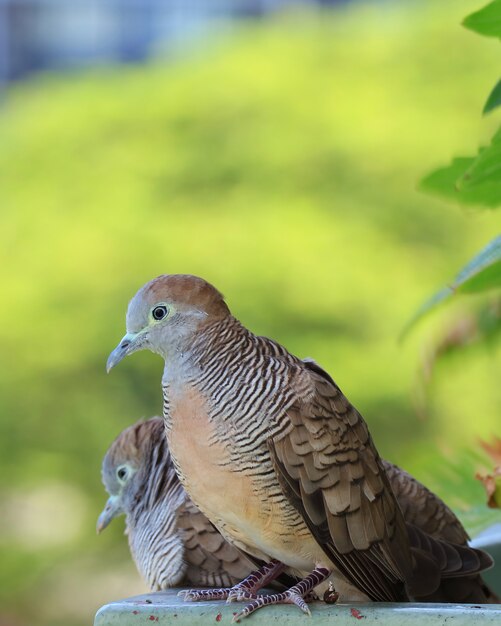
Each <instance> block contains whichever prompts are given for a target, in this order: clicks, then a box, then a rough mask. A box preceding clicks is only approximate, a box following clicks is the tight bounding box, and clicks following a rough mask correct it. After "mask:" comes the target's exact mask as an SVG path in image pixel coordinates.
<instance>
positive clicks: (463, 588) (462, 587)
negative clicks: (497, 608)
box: [415, 574, 501, 604]
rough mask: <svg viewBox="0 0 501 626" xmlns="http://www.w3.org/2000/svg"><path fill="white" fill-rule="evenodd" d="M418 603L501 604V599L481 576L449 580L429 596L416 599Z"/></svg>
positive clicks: (443, 582)
mask: <svg viewBox="0 0 501 626" xmlns="http://www.w3.org/2000/svg"><path fill="white" fill-rule="evenodd" d="M415 600H416V601H417V602H452V603H455V604H500V603H501V599H500V598H499V597H498V596H497V595H496V594H495V593H494V592H493V591H492V590H491V589H490V588H489V587H488V586H487V585H486V584H485V582H484V581H483V580H482V577H481V576H480V575H479V574H476V575H475V576H465V577H464V578H449V579H446V580H443V581H442V582H441V583H440V586H439V587H438V589H437V590H436V591H435V592H434V593H432V594H430V595H427V596H420V597H416V598H415Z"/></svg>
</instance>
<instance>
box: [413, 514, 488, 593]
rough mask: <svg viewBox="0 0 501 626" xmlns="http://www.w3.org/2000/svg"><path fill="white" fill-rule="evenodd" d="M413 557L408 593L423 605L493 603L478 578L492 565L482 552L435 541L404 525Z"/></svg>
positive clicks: (465, 546)
mask: <svg viewBox="0 0 501 626" xmlns="http://www.w3.org/2000/svg"><path fill="white" fill-rule="evenodd" d="M407 530H408V536H409V541H410V544H411V551H412V555H413V558H414V567H413V578H412V580H411V581H408V585H407V586H408V592H409V594H410V595H411V596H412V597H413V598H415V599H416V600H420V601H421V600H422V601H426V602H470V601H471V602H477V603H484V602H495V600H490V601H489V600H487V598H488V597H493V598H495V594H494V593H493V592H492V591H491V590H490V589H489V588H488V587H487V586H486V585H485V583H484V582H483V581H482V579H481V577H480V576H479V575H478V574H479V573H480V572H482V571H483V570H486V569H488V568H490V567H491V566H492V564H493V560H492V558H491V557H490V556H489V555H488V554H487V553H486V552H483V551H482V550H478V549H476V548H470V547H469V546H467V545H457V544H453V543H449V542H447V541H442V540H440V539H434V538H433V537H430V535H428V534H426V533H424V532H423V531H422V530H420V529H419V528H417V527H416V526H414V525H412V524H407ZM467 598H470V599H467Z"/></svg>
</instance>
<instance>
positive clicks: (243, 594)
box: [226, 589, 257, 604]
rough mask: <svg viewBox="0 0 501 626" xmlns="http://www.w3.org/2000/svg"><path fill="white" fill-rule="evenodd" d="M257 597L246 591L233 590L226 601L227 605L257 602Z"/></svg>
mask: <svg viewBox="0 0 501 626" xmlns="http://www.w3.org/2000/svg"><path fill="white" fill-rule="evenodd" d="M256 598H257V595H256V594H254V593H251V592H250V591H246V590H245V589H232V590H231V591H230V593H229V594H228V598H227V599H226V604H229V603H230V602H245V601H246V600H255V599H256Z"/></svg>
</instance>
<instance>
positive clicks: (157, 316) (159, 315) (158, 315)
mask: <svg viewBox="0 0 501 626" xmlns="http://www.w3.org/2000/svg"><path fill="white" fill-rule="evenodd" d="M151 314H152V315H153V319H154V320H157V322H159V321H160V320H161V319H163V318H164V317H165V316H166V315H167V307H166V306H165V305H164V304H159V305H158V306H156V307H155V308H154V309H153V311H152V312H151Z"/></svg>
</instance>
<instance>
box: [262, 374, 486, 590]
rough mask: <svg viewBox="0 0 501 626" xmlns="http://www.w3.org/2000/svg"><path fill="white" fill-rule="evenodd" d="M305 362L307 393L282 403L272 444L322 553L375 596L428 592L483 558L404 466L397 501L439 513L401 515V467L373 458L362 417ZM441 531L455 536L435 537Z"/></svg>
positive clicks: (285, 483)
mask: <svg viewBox="0 0 501 626" xmlns="http://www.w3.org/2000/svg"><path fill="white" fill-rule="evenodd" d="M305 365H306V368H307V370H308V372H307V373H308V374H309V375H310V376H311V379H312V384H313V393H312V394H311V397H308V398H307V399H306V400H303V401H301V400H299V401H298V403H297V404H296V406H294V407H293V409H291V410H290V411H289V412H288V416H289V419H290V423H291V426H290V428H289V429H288V430H287V431H286V432H285V434H283V435H282V436H281V437H279V438H277V439H276V440H270V441H269V446H270V450H271V454H272V457H273V459H274V463H275V468H276V471H277V475H278V477H279V480H280V483H281V486H282V489H283V490H284V492H285V493H286V495H287V496H288V497H289V498H290V499H291V501H292V502H293V503H294V505H295V506H296V508H297V509H298V510H299V511H300V513H301V514H302V515H303V517H304V519H305V522H306V523H307V525H308V527H309V528H310V530H311V532H312V533H313V535H314V536H315V537H316V538H317V541H318V542H319V544H320V545H321V546H322V548H323V549H324V551H325V553H326V554H327V556H328V557H329V559H330V560H331V561H332V562H333V563H335V564H336V566H337V567H338V568H339V569H340V570H341V572H342V573H343V574H344V575H345V576H347V578H348V579H349V580H351V582H352V583H354V584H355V585H357V587H359V588H360V589H361V590H362V591H364V592H365V593H366V594H367V595H368V596H369V597H370V598H371V599H372V600H379V601H395V600H403V599H408V594H409V595H411V596H412V597H417V596H427V595H429V594H433V593H434V592H435V591H436V590H437V588H438V587H439V586H440V583H441V580H442V579H447V578H451V577H460V576H465V575H467V574H475V573H477V572H479V571H482V570H483V569H486V567H489V566H490V565H491V563H492V562H491V560H490V558H489V557H488V556H487V555H485V554H484V553H482V552H479V551H477V550H473V549H471V548H469V547H467V546H466V545H464V544H465V542H466V537H467V536H466V533H465V532H464V530H463V529H462V527H461V524H460V523H459V521H458V520H457V518H456V517H455V516H454V514H453V513H452V512H450V510H449V509H448V508H447V507H446V506H445V505H444V504H443V503H442V502H441V501H440V500H439V499H438V498H436V497H435V496H434V495H433V494H431V492H429V491H428V490H426V489H425V488H424V487H422V485H420V483H417V481H414V483H415V484H414V483H413V484H411V486H410V487H409V486H408V485H407V486H405V483H406V480H405V479H406V478H407V476H408V475H406V476H405V477H403V479H402V484H403V486H402V489H401V494H400V495H401V499H402V501H403V503H404V505H405V506H404V508H407V509H410V507H409V506H408V499H409V498H407V499H406V495H407V493H406V492H407V491H410V492H411V493H414V495H416V494H417V495H418V496H419V498H420V499H421V500H423V501H424V504H426V506H427V508H428V509H433V510H434V512H435V513H436V514H438V517H439V520H440V522H439V523H438V524H437V522H436V521H433V520H428V521H427V520H426V519H423V520H421V519H420V515H419V513H416V514H412V513H409V518H410V520H411V521H416V523H419V522H422V524H420V526H421V528H418V527H417V526H415V525H413V524H410V523H408V524H406V522H405V521H404V518H403V515H402V511H401V509H400V507H399V505H398V504H397V501H396V498H395V494H394V492H393V489H392V486H391V485H390V481H389V477H392V478H393V482H394V483H395V484H396V485H397V487H398V480H397V475H396V474H397V470H398V468H395V466H391V464H387V463H386V462H383V461H382V460H381V459H380V457H379V456H378V454H377V451H376V449H375V447H374V445H373V443H372V440H371V438H370V435H369V433H368V429H367V426H366V424H365V422H364V420H363V419H362V417H361V416H360V415H359V413H358V412H357V411H356V410H355V409H354V408H353V407H352V406H351V405H350V404H349V402H348V400H347V399H346V398H345V396H344V395H343V394H342V393H341V391H340V390H339V388H338V387H337V386H336V384H335V383H334V381H333V380H332V379H331V378H330V376H329V375H328V374H326V373H325V372H323V370H322V369H321V368H320V367H319V366H318V365H316V364H315V363H313V362H306V363H305ZM303 385H304V383H303ZM303 385H301V386H303ZM387 468H388V470H389V471H388V475H387V472H386V469H387ZM409 479H411V480H413V479H412V478H411V477H410V476H409ZM419 487H421V488H422V489H421V490H420V489H419ZM397 496H398V494H397ZM406 518H407V516H406ZM446 526H448V528H446ZM427 533H430V534H427ZM441 533H442V537H446V538H447V539H449V538H450V540H453V541H455V542H457V545H451V544H450V543H448V542H447V541H441V540H440V539H436V538H434V537H433V536H432V535H433V534H435V536H437V537H439V536H440V534H441ZM459 544H463V545H459ZM406 586H407V591H406Z"/></svg>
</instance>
